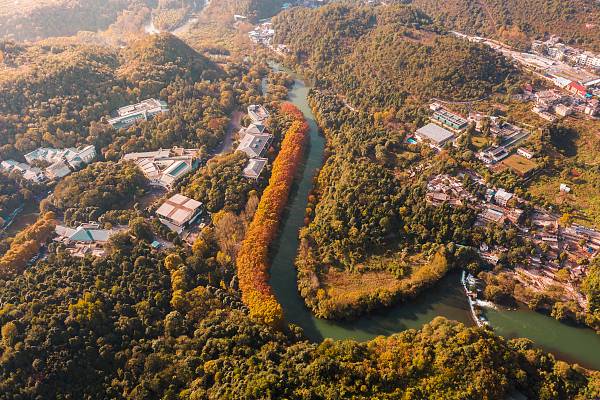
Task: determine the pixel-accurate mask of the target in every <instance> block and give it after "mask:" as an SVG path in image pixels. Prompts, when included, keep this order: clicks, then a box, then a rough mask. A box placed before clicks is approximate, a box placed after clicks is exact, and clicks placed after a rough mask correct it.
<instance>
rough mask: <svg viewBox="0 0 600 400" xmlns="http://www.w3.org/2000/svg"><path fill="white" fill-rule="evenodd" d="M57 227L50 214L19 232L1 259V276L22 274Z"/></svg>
mask: <svg viewBox="0 0 600 400" xmlns="http://www.w3.org/2000/svg"><path fill="white" fill-rule="evenodd" d="M55 225H56V223H55V221H54V213H51V212H49V213H46V214H44V215H43V216H42V217H41V218H39V219H38V220H37V221H36V222H35V223H34V224H33V225H31V226H28V227H27V228H26V229H24V230H22V231H21V232H19V233H18V234H17V236H15V237H14V239H13V240H12V241H11V244H10V248H9V249H8V251H7V252H6V254H4V255H3V256H2V257H1V258H0V276H8V275H10V274H14V273H19V272H21V271H22V270H23V268H25V266H26V265H27V263H28V262H29V260H30V259H31V258H32V257H34V256H35V255H36V254H38V252H39V251H40V246H42V245H43V244H45V243H46V241H47V240H48V239H49V238H50V235H51V234H52V233H53V232H54V227H55Z"/></svg>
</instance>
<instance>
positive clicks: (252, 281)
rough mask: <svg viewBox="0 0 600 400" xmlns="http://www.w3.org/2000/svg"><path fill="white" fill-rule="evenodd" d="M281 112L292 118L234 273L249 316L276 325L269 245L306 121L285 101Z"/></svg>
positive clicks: (280, 315)
mask: <svg viewBox="0 0 600 400" xmlns="http://www.w3.org/2000/svg"><path fill="white" fill-rule="evenodd" d="M281 112H282V113H283V114H285V115H287V116H289V117H290V118H292V119H293V122H292V124H291V126H290V128H289V129H288V130H287V132H286V134H285V138H284V139H283V141H282V144H281V151H280V152H279V155H278V156H277V158H276V159H275V162H274V164H273V171H272V174H271V179H270V180H269V185H268V186H267V188H266V189H265V191H264V193H263V195H262V198H261V200H260V203H259V205H258V209H257V211H256V214H255V215H254V219H253V220H252V222H251V224H250V227H249V228H248V231H247V233H246V237H245V239H244V241H243V242H242V246H241V249H240V252H239V253H238V257H237V274H238V278H239V283H240V289H241V291H242V299H243V301H244V303H245V304H246V305H247V306H248V308H249V309H250V315H251V316H252V317H253V318H254V319H256V320H258V321H261V322H263V323H265V324H267V325H270V326H278V325H280V324H281V322H282V320H283V310H282V308H281V305H280V304H279V303H278V302H277V299H276V298H275V296H274V294H273V292H272V289H271V287H270V285H269V245H270V244H271V242H272V241H273V239H274V238H275V235H276V234H277V229H278V226H279V221H280V219H281V215H282V213H283V210H284V209H285V206H286V202H287V199H288V195H289V193H290V188H291V186H292V182H293V180H294V175H295V173H296V170H297V168H298V165H299V164H300V162H301V161H302V156H303V153H304V145H305V143H306V139H307V134H308V129H309V128H308V124H307V123H306V121H305V119H304V116H303V115H302V113H301V112H300V110H298V109H297V108H296V107H295V106H293V105H291V104H289V103H285V104H283V105H282V106H281Z"/></svg>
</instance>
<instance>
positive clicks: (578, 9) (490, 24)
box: [406, 0, 600, 50]
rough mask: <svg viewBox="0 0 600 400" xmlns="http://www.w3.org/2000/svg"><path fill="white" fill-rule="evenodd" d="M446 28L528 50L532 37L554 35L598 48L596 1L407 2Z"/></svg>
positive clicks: (495, 0)
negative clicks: (488, 37) (501, 41)
mask: <svg viewBox="0 0 600 400" xmlns="http://www.w3.org/2000/svg"><path fill="white" fill-rule="evenodd" d="M406 3H411V4H413V5H415V6H416V7H419V8H421V9H422V10H423V11H425V12H426V13H428V14H429V15H430V16H432V17H433V18H434V19H435V21H436V22H437V23H439V24H441V25H443V26H445V27H446V28H448V29H454V30H458V31H461V32H466V33H472V34H483V35H488V36H492V37H495V38H498V39H501V40H506V41H509V42H511V43H512V44H516V45H522V46H524V47H529V42H530V40H531V39H533V38H542V37H544V36H547V35H550V34H554V35H559V36H561V37H562V38H563V39H565V40H566V41H568V42H569V43H572V44H575V45H577V46H583V47H588V48H590V49H596V50H598V49H600V37H598V32H597V31H595V29H594V28H592V27H591V26H586V24H594V25H595V24H596V23H597V21H599V20H600V6H599V5H598V3H597V2H590V1H585V0H574V1H561V0H486V1H469V0H451V1H448V0H443V1H440V0H408V1H406Z"/></svg>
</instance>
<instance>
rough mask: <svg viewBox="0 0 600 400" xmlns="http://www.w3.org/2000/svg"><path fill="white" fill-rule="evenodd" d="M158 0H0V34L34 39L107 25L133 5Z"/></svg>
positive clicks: (0, 35)
mask: <svg viewBox="0 0 600 400" xmlns="http://www.w3.org/2000/svg"><path fill="white" fill-rule="evenodd" d="M145 3H147V4H148V5H151V4H153V3H156V1H155V0H148V1H143V0H70V1H69V0H45V1H37V0H24V1H19V2H17V3H15V2H11V1H0V38H3V37H10V38H13V39H17V40H35V39H43V38H47V37H51V36H70V35H74V34H76V33H77V32H78V31H96V30H99V29H106V28H107V27H108V26H109V25H110V24H112V23H113V22H115V21H116V20H117V17H118V16H119V15H120V14H121V13H122V12H123V10H126V9H128V8H129V7H132V6H134V5H139V4H145Z"/></svg>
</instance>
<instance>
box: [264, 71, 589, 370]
mask: <svg viewBox="0 0 600 400" xmlns="http://www.w3.org/2000/svg"><path fill="white" fill-rule="evenodd" d="M272 67H273V68H274V69H281V70H283V68H281V67H280V66H278V65H272ZM285 71H286V72H288V73H291V74H292V75H293V76H294V79H295V83H294V87H293V88H292V89H291V90H290V92H289V101H291V102H292V103H294V104H295V105H296V106H297V107H298V108H299V109H300V110H301V111H302V112H303V113H304V115H305V117H306V119H307V121H308V123H309V125H310V145H309V149H308V155H307V157H306V161H305V164H304V169H303V171H301V177H299V178H298V180H297V182H296V184H295V187H294V191H293V192H292V194H291V195H290V201H289V204H288V209H287V212H286V216H285V218H284V220H283V221H282V227H281V232H280V236H279V238H278V240H277V242H276V243H275V246H274V250H273V259H272V266H271V285H272V287H273V290H274V292H275V294H276V296H277V299H278V300H279V302H280V303H281V304H282V306H283V309H284V312H285V317H286V319H287V321H288V322H290V323H293V324H296V325H298V326H300V327H302V329H303V330H304V333H305V334H306V336H307V337H308V338H309V339H311V340H313V341H322V340H323V339H325V338H332V339H355V340H360V341H364V340H369V339H372V338H374V337H376V336H379V335H390V334H393V333H397V332H400V331H403V330H406V329H411V328H415V329H418V328H420V327H422V326H423V325H424V324H426V323H428V322H430V321H431V320H432V319H434V318H435V317H436V316H444V317H446V318H448V319H452V320H456V321H460V322H462V323H464V324H466V325H468V326H473V325H474V323H473V321H472V319H471V317H470V314H469V306H468V303H467V300H466V296H465V294H464V292H463V290H462V287H461V285H460V283H459V274H458V272H455V273H450V274H448V275H447V276H446V277H445V278H444V279H442V280H441V281H440V282H439V283H438V285H437V286H435V287H434V288H432V289H431V290H429V291H427V293H426V294H424V295H422V296H419V297H417V298H416V299H415V300H413V301H410V302H409V303H404V304H399V305H397V306H395V307H391V308H389V309H386V310H382V311H379V312H377V313H373V314H370V315H367V316H364V317H362V318H360V319H358V320H356V321H352V322H335V321H329V320H323V319H319V318H316V317H314V316H313V315H312V314H311V313H310V311H309V310H308V309H307V308H306V307H305V305H304V301H303V300H302V298H301V297H300V295H299V294H298V286H297V280H296V269H295V267H294V259H295V257H296V253H297V249H298V245H299V239H298V231H299V230H300V228H301V227H302V226H303V225H304V210H305V207H306V202H307V197H308V194H309V192H310V190H311V188H312V184H313V178H314V176H315V174H316V172H317V170H318V169H319V168H320V167H321V165H322V162H323V154H324V149H325V139H324V138H323V136H321V134H320V133H319V129H318V127H317V124H316V122H315V119H314V115H313V114H312V112H311V110H310V107H309V105H308V102H307V95H308V91H309V89H310V88H309V87H307V86H306V85H305V83H304V81H303V80H302V79H301V77H299V76H297V75H295V74H293V73H292V72H291V71H289V70H285ZM486 316H487V318H488V319H489V321H490V324H491V326H493V327H494V330H495V331H496V332H497V333H499V334H500V335H502V336H505V337H510V338H513V337H526V338H530V339H532V340H533V341H534V342H535V343H536V345H537V346H540V347H541V348H543V349H544V350H546V351H549V352H552V353H554V354H555V355H556V356H557V357H558V358H560V359H564V360H566V361H569V362H577V363H579V364H580V365H582V366H585V367H588V368H593V369H599V370H600V336H598V335H596V334H595V333H594V332H593V331H592V330H591V329H585V328H578V327H572V326H569V325H565V324H561V323H559V322H558V321H556V320H554V319H553V318H550V317H547V316H544V315H541V314H538V313H535V312H532V311H529V310H527V309H520V310H517V311H502V310H491V309H490V310H487V312H486Z"/></svg>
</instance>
